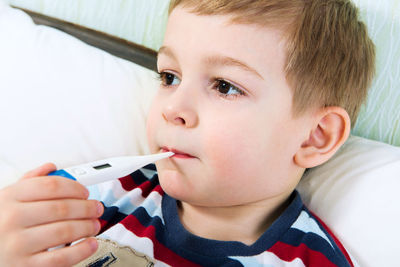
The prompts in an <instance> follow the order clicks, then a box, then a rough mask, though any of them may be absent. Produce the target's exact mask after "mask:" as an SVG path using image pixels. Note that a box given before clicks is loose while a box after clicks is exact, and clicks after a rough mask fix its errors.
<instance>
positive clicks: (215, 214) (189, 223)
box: [178, 196, 289, 245]
mask: <svg viewBox="0 0 400 267" xmlns="http://www.w3.org/2000/svg"><path fill="white" fill-rule="evenodd" d="M288 202H289V196H280V197H277V198H276V199H272V200H268V201H263V202H258V203H250V204H246V205H240V206H231V207H204V206H197V205H192V204H189V203H185V202H179V206H178V210H179V217H180V220H181V222H182V224H183V226H184V227H185V228H186V230H188V231H189V232H191V233H192V234H194V235H197V236H200V237H203V238H207V239H214V240H220V241H239V242H242V243H244V244H246V245H252V244H254V243H255V242H256V241H257V240H258V239H259V238H260V237H261V235H262V234H263V233H264V232H265V231H266V230H267V229H268V227H269V226H270V225H271V224H272V223H273V222H274V221H275V220H276V219H277V218H278V217H279V216H280V214H281V213H282V212H283V211H284V209H285V208H286V207H287V206H288V204H289V203H288Z"/></svg>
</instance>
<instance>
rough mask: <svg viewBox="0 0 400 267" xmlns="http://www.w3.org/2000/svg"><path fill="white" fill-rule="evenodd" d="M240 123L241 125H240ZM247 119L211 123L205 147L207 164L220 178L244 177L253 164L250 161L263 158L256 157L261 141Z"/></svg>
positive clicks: (204, 143)
mask: <svg viewBox="0 0 400 267" xmlns="http://www.w3.org/2000/svg"><path fill="white" fill-rule="evenodd" d="M239 125H240V126H239ZM249 127H250V125H248V122H247V121H243V122H242V123H239V122H238V123H235V124H231V125H226V124H223V123H222V122H221V123H214V124H212V125H209V127H208V129H209V130H205V131H207V132H208V134H207V135H205V134H203V136H207V138H206V139H204V140H203V147H204V149H205V153H206V155H207V160H208V162H207V165H209V166H210V168H211V169H212V170H213V172H214V174H215V175H216V176H217V177H219V179H235V178H234V177H243V175H246V173H248V172H249V171H250V170H251V168H252V166H249V165H248V162H252V163H256V162H257V161H259V160H261V159H259V158H256V153H255V152H257V149H258V150H259V144H258V143H259V142H258V141H257V137H256V136H255V135H254V134H253V136H252V133H251V132H252V131H251V130H250V128H249Z"/></svg>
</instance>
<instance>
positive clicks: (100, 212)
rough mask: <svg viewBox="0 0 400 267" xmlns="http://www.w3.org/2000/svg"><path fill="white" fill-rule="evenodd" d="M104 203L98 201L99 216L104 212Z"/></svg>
mask: <svg viewBox="0 0 400 267" xmlns="http://www.w3.org/2000/svg"><path fill="white" fill-rule="evenodd" d="M103 210H104V208H103V204H102V203H101V202H97V216H99V217H100V216H101V215H102V214H103Z"/></svg>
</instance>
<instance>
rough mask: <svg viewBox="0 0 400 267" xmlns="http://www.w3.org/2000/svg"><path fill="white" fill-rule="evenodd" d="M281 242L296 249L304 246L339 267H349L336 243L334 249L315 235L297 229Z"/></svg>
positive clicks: (285, 236) (290, 230)
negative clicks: (319, 253)
mask: <svg viewBox="0 0 400 267" xmlns="http://www.w3.org/2000/svg"><path fill="white" fill-rule="evenodd" d="M280 241H282V242H284V243H286V244H289V245H292V246H294V247H298V246H299V245H300V244H304V245H306V246H307V247H308V248H309V249H311V250H314V251H318V252H321V253H322V254H323V255H325V257H326V258H327V259H329V260H330V261H331V262H332V263H334V264H336V265H337V266H349V265H348V263H347V260H346V258H345V256H344V255H343V254H342V252H341V251H340V250H339V248H338V247H337V246H336V244H335V243H334V242H332V244H334V246H335V247H334V248H333V247H332V246H331V245H330V244H329V243H328V242H327V241H326V240H325V239H324V238H323V237H321V236H319V235H317V234H315V233H312V232H309V233H304V232H302V231H300V230H298V229H296V228H291V229H289V230H288V231H287V232H286V234H285V235H283V236H282V238H281V240H280Z"/></svg>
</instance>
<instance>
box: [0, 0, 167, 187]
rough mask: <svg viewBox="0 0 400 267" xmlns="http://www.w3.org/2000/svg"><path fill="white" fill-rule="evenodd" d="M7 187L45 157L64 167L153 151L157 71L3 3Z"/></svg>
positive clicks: (0, 164) (2, 175) (1, 87)
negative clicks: (150, 134)
mask: <svg viewBox="0 0 400 267" xmlns="http://www.w3.org/2000/svg"><path fill="white" fill-rule="evenodd" d="M0 40H1V42H0V58H1V61H0V94H1V97H0V121H1V123H2V125H1V132H0V147H1V149H0V187H2V186H4V185H6V184H9V183H11V182H13V181H15V180H16V179H18V178H19V177H20V176H22V174H23V173H25V172H26V171H28V170H30V169H32V168H35V167H37V166H38V165H40V164H42V163H45V162H49V161H50V162H54V163H55V164H56V165H57V167H58V168H64V167H68V166H71V165H75V164H80V163H84V162H89V161H94V160H98V159H103V158H107V157H113V156H123V155H136V154H145V153H148V148H147V145H146V143H147V142H146V134H145V127H144V125H145V118H146V113H147V110H148V107H149V104H150V100H151V98H152V95H153V94H154V92H155V90H157V88H158V84H159V81H157V79H156V74H155V73H154V72H152V71H150V70H147V69H145V68H143V67H140V66H138V65H135V64H133V63H131V62H128V61H125V60H122V59H119V58H117V57H114V56H112V55H110V54H108V53H105V52H103V51H101V50H99V49H96V48H94V47H91V46H88V45H86V44H85V43H83V42H81V41H79V40H78V39H76V38H74V37H72V36H70V35H67V34H65V33H63V32H61V31H58V30H56V29H53V28H50V27H46V26H36V25H35V24H34V23H33V22H32V20H31V18H30V17H29V16H28V15H26V14H25V13H23V12H22V11H20V10H17V9H13V8H10V7H8V6H6V5H5V4H4V3H3V2H1V1H0Z"/></svg>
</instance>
